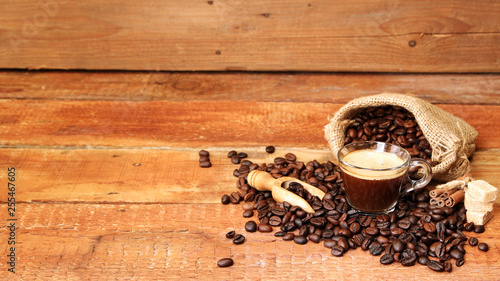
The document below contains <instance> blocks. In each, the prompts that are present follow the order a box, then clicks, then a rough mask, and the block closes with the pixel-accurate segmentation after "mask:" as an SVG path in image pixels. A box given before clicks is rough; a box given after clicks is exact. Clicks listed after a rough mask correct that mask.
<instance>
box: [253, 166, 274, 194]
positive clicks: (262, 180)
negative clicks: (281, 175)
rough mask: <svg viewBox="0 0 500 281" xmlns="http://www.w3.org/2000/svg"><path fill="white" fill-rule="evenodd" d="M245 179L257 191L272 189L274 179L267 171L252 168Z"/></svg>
mask: <svg viewBox="0 0 500 281" xmlns="http://www.w3.org/2000/svg"><path fill="white" fill-rule="evenodd" d="M247 181H248V184H249V185H250V186H253V187H254V188H255V189H257V190H258V191H272V190H273V185H274V182H275V181H276V179H275V178H274V177H273V176H272V175H271V174H269V173H266V172H262V171H258V170H253V171H251V172H250V173H249V174H248V177H247Z"/></svg>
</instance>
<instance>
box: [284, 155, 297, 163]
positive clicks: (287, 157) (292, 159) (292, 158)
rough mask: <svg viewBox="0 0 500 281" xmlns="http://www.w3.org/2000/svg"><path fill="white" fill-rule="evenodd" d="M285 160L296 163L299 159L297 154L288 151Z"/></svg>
mask: <svg viewBox="0 0 500 281" xmlns="http://www.w3.org/2000/svg"><path fill="white" fill-rule="evenodd" d="M285 160H286V162H288V163H294V162H295V161H296V160H297V156H295V154H293V153H287V154H285Z"/></svg>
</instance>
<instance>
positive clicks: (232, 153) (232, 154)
mask: <svg viewBox="0 0 500 281" xmlns="http://www.w3.org/2000/svg"><path fill="white" fill-rule="evenodd" d="M237 154H238V152H236V151H234V150H231V151H229V152H228V153H227V158H232V157H233V156H234V155H237Z"/></svg>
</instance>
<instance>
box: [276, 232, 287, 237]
mask: <svg viewBox="0 0 500 281" xmlns="http://www.w3.org/2000/svg"><path fill="white" fill-rule="evenodd" d="M285 234H286V232H284V231H276V232H275V233H274V236H275V237H283V236H285Z"/></svg>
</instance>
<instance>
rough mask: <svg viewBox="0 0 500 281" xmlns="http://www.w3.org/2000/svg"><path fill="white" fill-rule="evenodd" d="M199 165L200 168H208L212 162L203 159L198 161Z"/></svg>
mask: <svg viewBox="0 0 500 281" xmlns="http://www.w3.org/2000/svg"><path fill="white" fill-rule="evenodd" d="M200 167H201V168H210V167H212V163H210V161H203V162H200Z"/></svg>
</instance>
